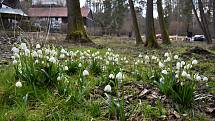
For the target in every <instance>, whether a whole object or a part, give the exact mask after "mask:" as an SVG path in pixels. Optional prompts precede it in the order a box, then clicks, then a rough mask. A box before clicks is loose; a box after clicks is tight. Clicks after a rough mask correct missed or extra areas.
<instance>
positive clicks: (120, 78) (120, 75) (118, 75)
mask: <svg viewBox="0 0 215 121" xmlns="http://www.w3.org/2000/svg"><path fill="white" fill-rule="evenodd" d="M123 78H124V76H123V74H122V72H119V73H118V74H117V75H116V79H117V80H122V79H123Z"/></svg>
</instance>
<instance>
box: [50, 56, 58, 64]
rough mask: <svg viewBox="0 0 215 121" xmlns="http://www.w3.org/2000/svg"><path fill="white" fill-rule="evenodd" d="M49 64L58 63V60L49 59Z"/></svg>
mask: <svg viewBox="0 0 215 121" xmlns="http://www.w3.org/2000/svg"><path fill="white" fill-rule="evenodd" d="M49 62H52V63H56V62H57V60H56V59H55V58H54V57H51V58H49Z"/></svg>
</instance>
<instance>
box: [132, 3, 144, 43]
mask: <svg viewBox="0 0 215 121" xmlns="http://www.w3.org/2000/svg"><path fill="white" fill-rule="evenodd" d="M129 6H130V10H131V15H132V20H133V27H134V31H135V36H136V44H137V45H138V44H143V40H142V38H141V35H140V30H139V26H138V22H137V16H136V12H135V9H134V3H133V0H129Z"/></svg>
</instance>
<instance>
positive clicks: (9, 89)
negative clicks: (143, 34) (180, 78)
mask: <svg viewBox="0 0 215 121" xmlns="http://www.w3.org/2000/svg"><path fill="white" fill-rule="evenodd" d="M92 39H93V41H94V42H95V43H96V44H98V45H101V46H99V47H98V48H94V47H89V46H83V45H74V44H70V43H68V42H65V41H62V40H63V39H62V38H56V37H53V38H52V39H48V40H47V41H46V42H39V43H41V45H42V46H44V47H46V46H48V45H50V46H51V45H54V46H56V47H57V48H62V47H64V48H66V49H67V50H72V51H77V50H80V51H87V50H91V51H94V52H96V51H99V52H101V53H105V52H106V51H107V49H108V48H111V50H112V52H113V53H114V54H119V56H122V57H126V58H129V59H130V61H129V62H128V63H129V64H128V65H130V66H132V65H134V64H133V63H134V62H132V60H138V58H139V56H140V54H141V55H143V58H144V57H145V55H148V56H150V57H151V56H152V55H155V56H157V57H160V58H163V57H164V56H163V55H164V54H165V53H166V52H168V53H172V54H174V55H178V56H179V57H180V59H181V60H183V61H185V62H188V61H190V60H194V59H196V60H198V64H197V65H195V66H194V67H193V68H192V72H194V73H198V74H201V75H204V76H207V77H208V81H207V82H203V83H201V82H200V83H198V84H197V85H196V87H195V89H196V90H195V99H194V101H193V102H192V103H193V104H192V107H190V108H186V109H183V110H182V109H180V108H179V107H177V106H176V105H175V103H174V101H173V100H172V99H171V98H169V97H168V96H166V95H165V94H164V93H163V92H162V91H161V90H160V89H159V86H157V85H156V84H155V83H153V81H152V80H150V79H149V78H147V77H145V76H143V75H144V74H143V75H142V76H140V77H136V76H133V71H134V68H133V67H128V66H127V65H124V66H125V67H122V68H123V72H124V73H125V75H126V78H125V80H126V81H125V82H124V94H125V95H124V101H125V102H124V114H125V117H126V119H127V120H129V121H145V120H149V121H150V120H154V121H160V120H171V121H172V120H175V121H182V120H199V121H204V120H205V121H213V120H215V45H214V44H212V45H207V44H206V43H205V42H193V43H186V42H183V41H172V44H171V45H162V44H161V45H160V48H158V49H148V48H145V47H144V45H138V46H137V45H135V43H134V40H129V39H128V38H118V37H92ZM34 43H37V42H34ZM159 43H160V42H159ZM12 46H13V44H12ZM12 46H10V47H12ZM5 49H6V50H7V51H10V48H5ZM8 53H9V52H7V54H8ZM0 57H1V56H0ZM10 61H11V60H10V59H9V57H7V58H6V59H5V61H4V62H2V64H0V120H8V121H12V120H14V121H24V120H56V121H57V120H82V121H104V120H123V118H122V113H121V111H118V109H117V108H116V109H115V111H112V113H113V112H114V113H113V114H112V113H110V110H111V109H110V108H109V104H107V100H108V99H106V98H107V97H106V96H105V92H104V87H105V85H107V84H108V83H104V82H101V80H103V77H102V75H99V76H93V75H91V76H90V78H89V81H92V82H93V83H92V84H90V87H89V88H88V89H89V90H88V92H86V93H88V94H86V95H85V96H83V97H84V98H74V97H72V98H71V95H70V96H68V95H64V94H60V93H59V92H58V91H56V89H41V88H40V87H36V89H37V94H35V95H34V91H35V90H34V89H32V88H31V87H30V86H28V87H27V84H26V83H23V85H24V87H23V89H20V90H19V88H16V87H14V84H15V83H16V82H17V77H16V72H15V69H14V66H13V65H12V63H11V62H10ZM66 62H67V61H65V63H66ZM77 62H81V60H77ZM62 64H64V63H62ZM101 65H102V64H101ZM121 66H123V64H122V65H121ZM142 67H143V68H142ZM136 68H138V67H136ZM140 68H142V69H143V70H142V71H143V72H145V71H144V69H147V64H146V65H144V66H142V65H140ZM96 69H98V68H96ZM98 70H99V69H98ZM91 72H92V71H90V73H91ZM101 74H106V73H104V72H102V73H101ZM68 78H69V80H71V81H72V80H73V81H74V80H77V78H79V77H76V76H74V75H72V76H69V77H68ZM21 81H22V82H24V80H22V79H21ZM75 84H76V83H75ZM25 86H26V87H25ZM74 87H76V86H74V85H72V86H71V88H74ZM33 90H34V91H33ZM120 91H121V92H122V90H120V89H119V93H120ZM18 93H20V95H19V94H18ZM112 93H117V92H116V89H115V88H114V92H112ZM38 94H39V96H38ZM110 95H111V94H110ZM185 95H186V94H185ZM28 96H29V97H28ZM113 96H115V97H116V98H117V96H116V94H113ZM121 96H122V95H121ZM27 98H29V99H27ZM23 100H24V101H23ZM68 100H69V101H68ZM70 100H72V101H70ZM116 105H117V104H116ZM119 105H120V106H121V103H120V104H119ZM116 107H117V106H116ZM119 110H120V109H119ZM68 111H69V113H68Z"/></svg>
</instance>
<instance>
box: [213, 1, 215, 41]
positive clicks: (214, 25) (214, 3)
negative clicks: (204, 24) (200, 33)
mask: <svg viewBox="0 0 215 121" xmlns="http://www.w3.org/2000/svg"><path fill="white" fill-rule="evenodd" d="M213 35H214V37H215V0H213Z"/></svg>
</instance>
